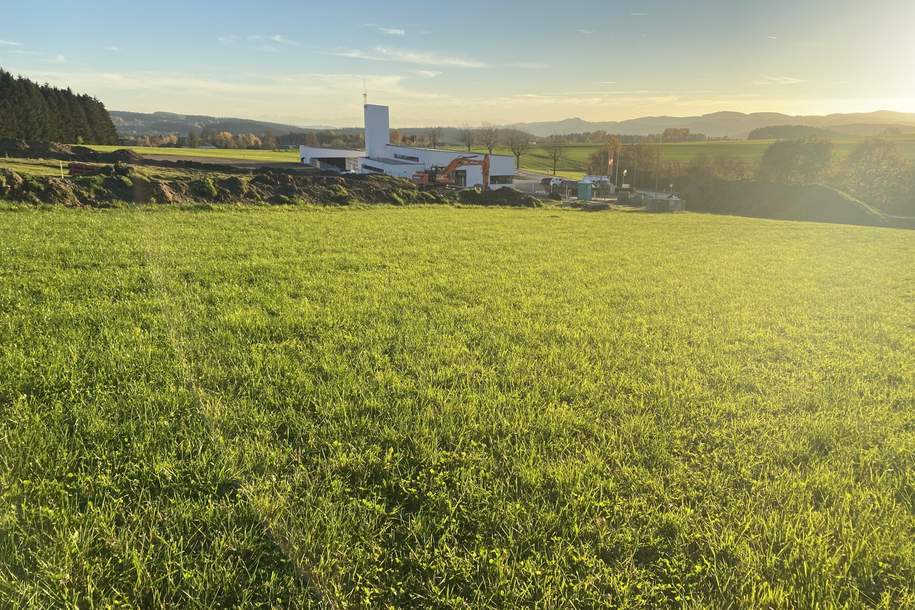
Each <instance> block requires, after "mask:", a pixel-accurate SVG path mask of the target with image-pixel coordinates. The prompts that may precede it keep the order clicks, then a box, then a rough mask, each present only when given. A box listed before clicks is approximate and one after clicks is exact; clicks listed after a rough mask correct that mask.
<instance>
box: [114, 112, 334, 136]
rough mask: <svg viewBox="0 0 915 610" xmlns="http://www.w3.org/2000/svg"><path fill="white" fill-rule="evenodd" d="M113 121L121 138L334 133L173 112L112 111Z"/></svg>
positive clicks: (323, 127) (308, 128)
mask: <svg viewBox="0 0 915 610" xmlns="http://www.w3.org/2000/svg"><path fill="white" fill-rule="evenodd" d="M109 114H111V120H112V121H114V126H115V128H116V129H117V130H118V135H120V136H152V135H163V134H177V135H182V136H186V135H187V134H188V132H189V131H190V130H191V129H192V128H196V129H208V130H213V131H228V132H229V133H231V134H233V135H238V134H241V133H253V134H257V135H261V134H265V133H270V134H273V135H275V136H279V135H285V134H288V133H306V132H308V131H314V130H316V129H331V128H330V127H326V126H323V125H316V126H313V127H300V126H297V125H283V124H282V123H268V122H264V121H252V120H249V119H235V118H220V117H212V116H202V115H187V114H175V113H171V112H153V113H151V114H148V113H143V112H124V111H121V110H112V111H111V112H110V113H109Z"/></svg>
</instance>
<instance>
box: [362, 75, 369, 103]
mask: <svg viewBox="0 0 915 610" xmlns="http://www.w3.org/2000/svg"><path fill="white" fill-rule="evenodd" d="M368 103H369V89H368V87H367V86H366V84H365V79H364V78H363V79H362V105H363V106H368Z"/></svg>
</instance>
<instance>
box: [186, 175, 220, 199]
mask: <svg viewBox="0 0 915 610" xmlns="http://www.w3.org/2000/svg"><path fill="white" fill-rule="evenodd" d="M190 190H191V195H193V196H194V197H200V198H201V199H215V198H216V195H217V194H218V193H219V191H217V190H216V185H215V184H213V180H212V178H201V179H199V180H194V181H193V182H191V188H190Z"/></svg>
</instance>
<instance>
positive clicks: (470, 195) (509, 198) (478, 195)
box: [458, 188, 542, 208]
mask: <svg viewBox="0 0 915 610" xmlns="http://www.w3.org/2000/svg"><path fill="white" fill-rule="evenodd" d="M458 201H460V202H461V203H465V204H469V205H500V206H509V207H516V208H537V207H540V206H541V205H542V204H541V202H540V200H539V199H537V198H536V197H534V196H533V195H529V194H527V193H522V192H521V191H518V190H515V189H511V188H501V189H498V190H490V191H478V190H475V189H466V190H463V191H461V192H460V193H458Z"/></svg>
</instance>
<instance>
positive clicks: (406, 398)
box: [0, 206, 915, 610]
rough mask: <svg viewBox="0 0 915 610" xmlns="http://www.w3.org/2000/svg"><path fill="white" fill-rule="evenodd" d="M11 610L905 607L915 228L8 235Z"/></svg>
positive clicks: (228, 222)
mask: <svg viewBox="0 0 915 610" xmlns="http://www.w3.org/2000/svg"><path fill="white" fill-rule="evenodd" d="M0 235H2V236H3V239H0V345H2V350H0V415H2V418H3V421H4V425H3V427H2V428H0V607H16V608H27V607H36V608H37V607H75V608H94V607H117V606H126V607H144V608H166V607H182V608H211V607H240V608H256V607H282V608H285V607H301V608H309V607H313V608H350V607H353V608H358V607H373V608H379V607H440V608H514V607H543V608H597V607H617V608H644V609H649V608H774V609H786V610H787V609H789V608H849V609H851V608H885V609H888V610H889V609H891V608H911V607H915V584H913V583H915V326H913V318H912V311H913V305H915V264H913V263H915V240H913V239H912V233H911V232H906V231H899V230H890V229H875V228H865V227H854V226H836V225H819V224H813V223H787V222H775V221H764V220H753V219H745V218H733V217H715V216H705V215H700V214H678V215H649V214H639V213H622V212H619V213H606V214H597V215H589V214H587V213H583V212H574V211H560V210H557V209H541V210H506V209H466V208H455V207H438V208H432V207H429V208H408V209H406V208H405V209H397V208H373V209H358V208H354V209H349V210H339V209H329V208H327V209H318V208H308V207H275V208H258V207H225V208H215V209H203V208H199V207H188V208H173V207H169V208H166V207H161V208H154V207H146V208H143V207H141V208H134V209H122V210H107V211H89V210H67V209H61V208H35V207H17V206H7V207H5V208H2V209H0Z"/></svg>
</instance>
